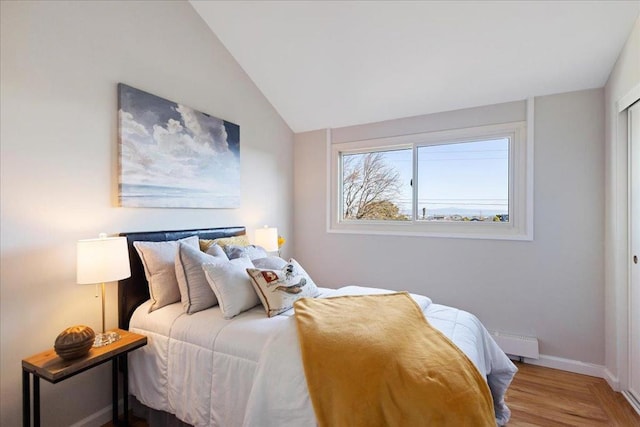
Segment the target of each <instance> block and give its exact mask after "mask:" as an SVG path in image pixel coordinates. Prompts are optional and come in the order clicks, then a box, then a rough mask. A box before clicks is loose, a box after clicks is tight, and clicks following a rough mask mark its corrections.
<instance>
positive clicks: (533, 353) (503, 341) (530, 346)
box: [491, 331, 540, 359]
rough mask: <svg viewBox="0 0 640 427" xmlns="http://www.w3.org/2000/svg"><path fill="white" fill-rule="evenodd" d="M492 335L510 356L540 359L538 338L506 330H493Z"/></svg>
mask: <svg viewBox="0 0 640 427" xmlns="http://www.w3.org/2000/svg"><path fill="white" fill-rule="evenodd" d="M491 336H492V337H493V339H494V340H495V342H496V344H498V346H499V347H500V348H501V349H502V351H504V352H505V353H506V354H507V355H508V356H512V357H516V358H523V357H528V358H531V359H538V358H539V357H540V352H539V351H538V338H536V337H527V336H524V335H512V334H505V333H504V332H496V331H494V332H492V333H491Z"/></svg>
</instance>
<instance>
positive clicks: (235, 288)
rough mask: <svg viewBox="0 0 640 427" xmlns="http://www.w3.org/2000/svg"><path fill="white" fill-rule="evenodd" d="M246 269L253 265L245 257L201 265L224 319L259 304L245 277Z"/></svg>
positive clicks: (249, 281)
mask: <svg viewBox="0 0 640 427" xmlns="http://www.w3.org/2000/svg"><path fill="white" fill-rule="evenodd" d="M247 268H253V263H252V262H251V260H250V259H249V258H247V257H241V258H235V259H232V260H230V261H227V262H220V263H215V264H203V265H202V269H203V270H204V274H205V276H206V278H207V282H209V285H211V289H213V293H214V294H216V298H217V299H218V304H219V305H220V310H222V316H223V317H224V318H225V319H231V318H232V317H234V316H237V315H238V314H240V313H242V312H243V311H247V310H249V309H250V308H253V307H255V306H256V305H258V304H260V300H259V299H258V295H256V292H255V291H254V290H253V286H252V285H251V279H250V278H249V276H248V275H247Z"/></svg>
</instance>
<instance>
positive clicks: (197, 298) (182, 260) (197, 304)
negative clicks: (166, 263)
mask: <svg viewBox="0 0 640 427" xmlns="http://www.w3.org/2000/svg"><path fill="white" fill-rule="evenodd" d="M214 254H215V255H214ZM216 260H221V261H229V259H228V258H227V255H226V254H225V253H224V251H223V250H222V248H221V247H220V246H218V245H213V246H211V247H210V248H209V249H208V250H207V253H204V252H202V251H200V249H199V248H194V247H193V246H190V245H188V244H185V243H180V246H179V249H178V253H177V254H176V259H175V268H176V278H177V279H178V288H179V289H180V301H182V306H183V307H184V311H185V313H187V314H193V313H196V312H198V311H201V310H204V309H206V308H209V307H213V306H214V305H216V304H217V303H218V300H217V299H216V295H215V294H214V293H213V290H212V289H211V286H209V282H207V278H206V277H205V275H204V271H203V270H202V264H205V263H210V262H215V261H216Z"/></svg>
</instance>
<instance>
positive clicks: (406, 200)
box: [341, 148, 412, 221]
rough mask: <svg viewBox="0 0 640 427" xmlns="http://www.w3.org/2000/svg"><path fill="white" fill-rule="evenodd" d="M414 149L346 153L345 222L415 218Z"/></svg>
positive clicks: (344, 172)
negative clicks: (413, 186) (413, 199)
mask: <svg viewBox="0 0 640 427" xmlns="http://www.w3.org/2000/svg"><path fill="white" fill-rule="evenodd" d="M411 158H412V150H411V149H410V148H407V149H400V150H389V151H372V152H367V153H358V154H342V155H341V159H342V219H345V220H391V221H408V220H411V218H412V214H411V212H412V208H411V200H412V197H411V175H412V172H411V170H412V160H411Z"/></svg>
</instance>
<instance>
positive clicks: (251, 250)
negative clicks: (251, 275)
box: [224, 245, 267, 260]
mask: <svg viewBox="0 0 640 427" xmlns="http://www.w3.org/2000/svg"><path fill="white" fill-rule="evenodd" d="M224 251H225V252H226V254H227V256H228V257H229V259H236V258H241V257H243V256H246V257H247V258H249V259H250V260H254V259H258V258H264V257H266V256H267V251H265V250H264V248H263V247H262V246H256V245H247V246H240V245H227V246H225V247H224Z"/></svg>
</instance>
